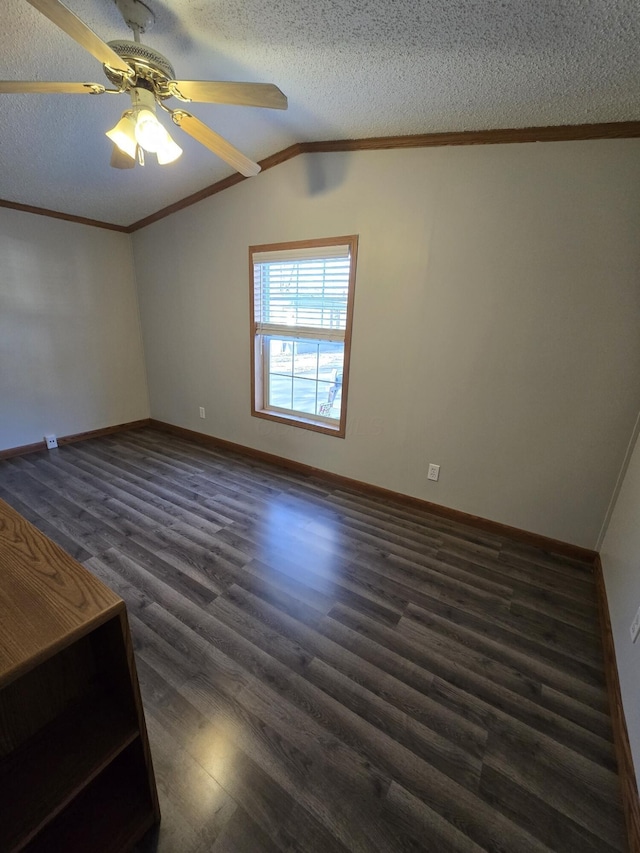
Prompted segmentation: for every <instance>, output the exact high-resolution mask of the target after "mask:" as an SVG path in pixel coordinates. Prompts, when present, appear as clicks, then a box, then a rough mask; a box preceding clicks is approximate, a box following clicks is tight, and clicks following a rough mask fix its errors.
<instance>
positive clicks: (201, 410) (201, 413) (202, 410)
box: [200, 406, 205, 418]
mask: <svg viewBox="0 0 640 853" xmlns="http://www.w3.org/2000/svg"><path fill="white" fill-rule="evenodd" d="M204 416H205V415H204V406H200V417H201V418H204Z"/></svg>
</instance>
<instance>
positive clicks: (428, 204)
mask: <svg viewBox="0 0 640 853" xmlns="http://www.w3.org/2000/svg"><path fill="white" fill-rule="evenodd" d="M639 227H640V142H638V141H637V140H621V141H593V142H575V143H573V142H571V143H546V144H524V145H496V146H478V147H466V148H439V149H423V150H412V151H388V152H384V151H380V152H358V153H341V154H327V155H306V156H304V157H298V158H296V159H295V160H292V161H289V162H288V163H286V164H284V165H282V166H279V167H277V168H275V169H272V170H271V171H269V172H266V173H265V174H264V175H260V176H259V177H257V178H256V179H253V180H250V181H246V182H244V183H243V184H241V185H239V186H237V187H234V188H232V189H230V190H227V191H225V192H223V193H221V194H219V195H217V196H213V197H212V198H210V199H208V200H206V201H204V202H202V203H200V204H197V205H195V206H193V207H190V208H188V209H186V210H184V211H182V212H181V213H179V214H176V215H174V216H172V217H169V218H167V219H165V220H162V221H160V222H158V223H156V224H155V225H152V226H149V227H148V228H146V229H144V230H142V231H140V232H137V233H136V234H135V235H134V256H135V262H136V270H137V278H138V286H139V297H140V305H141V316H142V323H143V336H144V342H145V353H146V360H147V370H148V377H149V389H150V399H151V412H152V416H153V417H155V418H158V419H160V420H163V421H169V422H171V423H174V424H178V425H181V426H184V427H187V428H190V429H195V430H200V431H202V432H208V433H210V434H212V435H216V436H219V437H221V438H225V439H229V440H231V441H235V442H239V443H241V444H245V445H248V446H251V447H255V448H260V449H262V450H265V451H268V452H271V453H275V454H279V455H282V456H285V457H288V458H291V459H296V460H300V461H302V462H305V463H307V464H310V465H314V466H317V467H319V468H323V469H327V470H330V471H335V472H339V473H341V474H344V475H346V476H349V477H354V478H356V479H358V480H363V481H366V482H369V483H375V484H378V485H381V486H384V487H386V488H389V489H394V490H397V491H400V492H405V493H407V494H411V495H417V496H419V497H422V498H426V499H428V500H432V501H435V502H437V503H440V504H444V505H446V506H451V507H455V508H456V509H460V510H464V511H465V512H469V513H474V514H477V515H480V516H484V517H486V518H490V519H494V520H496V521H500V522H504V523H506V524H511V525H515V526H517V527H521V528H524V529H526V530H530V531H534V532H537V533H540V534H544V535H547V536H551V537H556V538H558V539H562V540H565V541H568V542H573V543H576V544H579V545H583V546H586V547H593V546H594V545H595V542H596V538H597V535H598V532H599V529H600V526H601V524H602V521H603V518H604V515H605V512H606V507H607V504H608V501H609V499H610V497H611V494H612V491H613V488H614V484H615V481H616V477H617V474H618V471H619V468H620V465H621V463H622V459H623V456H624V452H625V449H626V446H627V443H628V441H629V436H630V434H631V430H632V427H633V422H634V419H635V416H636V413H637V411H638V409H639V408H640V381H639V380H640V336H639V335H638V328H639V327H640V288H639V287H638V279H637V275H638V269H639V267H640V264H639V262H640V241H639V240H638V233H639ZM352 233H355V234H359V235H360V251H359V258H358V277H357V285H356V301H355V315H354V328H353V349H352V373H351V390H350V399H349V421H348V429H347V438H346V439H345V440H340V439H337V438H334V437H328V436H324V435H320V434H317V433H312V432H309V431H306V430H301V429H297V428H294V427H290V426H286V425H279V424H271V423H268V422H265V421H263V420H260V419H256V418H252V417H251V416H250V399H249V393H250V392H249V320H248V317H249V306H248V291H249V284H248V270H247V247H248V246H249V245H250V244H255V243H268V242H271V241H284V240H298V239H304V238H313V237H324V236H334V235H335V236H337V235H343V234H352ZM199 406H204V407H205V408H206V411H207V419H206V420H204V421H203V420H200V419H199V418H198V407H199ZM428 462H436V463H438V464H440V465H441V466H442V467H441V479H440V482H439V483H432V482H430V481H428V480H427V463H428Z"/></svg>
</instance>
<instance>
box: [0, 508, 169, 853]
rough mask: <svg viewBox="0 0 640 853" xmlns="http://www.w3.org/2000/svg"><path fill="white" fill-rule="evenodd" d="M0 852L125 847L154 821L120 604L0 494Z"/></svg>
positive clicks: (117, 851)
mask: <svg viewBox="0 0 640 853" xmlns="http://www.w3.org/2000/svg"><path fill="white" fill-rule="evenodd" d="M0 791H2V809H1V810H0V850H2V851H19V850H29V851H43V853H44V851H57V850H60V851H65V853H73V851H78V853H80V851H83V853H87V851H89V850H90V851H92V853H103V851H104V853H107V851H109V853H121V851H126V850H129V849H131V847H133V846H134V845H135V843H136V842H137V841H138V840H139V839H140V838H141V837H142V835H144V833H145V832H146V831H147V830H148V829H149V828H150V827H151V826H152V825H153V824H154V823H156V822H157V821H158V820H159V819H160V811H159V807H158V798H157V793H156V786H155V779H154V775H153V767H152V763H151V755H150V752H149V743H148V740H147V733H146V727H145V722H144V714H143V710H142V703H141V700H140V691H139V688H138V679H137V675H136V671H135V663H134V658H133V650H132V646H131V639H130V635H129V627H128V622H127V614H126V610H125V605H124V602H123V601H122V599H120V598H119V597H118V596H117V595H115V593H113V592H112V591H111V590H110V589H108V588H107V587H106V586H104V584H102V583H101V582H100V581H99V580H98V579H97V578H95V577H94V576H93V575H92V574H91V573H90V572H88V571H87V570H86V569H85V568H83V567H82V566H81V565H80V564H79V563H77V562H76V561H75V560H73V559H72V558H71V557H70V556H69V555H68V554H66V553H65V552H64V551H62V549H61V548H59V547H58V546H57V545H56V544H55V543H53V542H52V541H51V540H49V539H48V538H47V537H46V536H44V535H43V534H42V533H40V531H38V530H37V529H36V528H35V527H33V525H31V524H30V523H29V522H28V521H26V519H24V518H22V516H20V515H19V514H18V513H17V512H15V510H13V509H12V508H11V507H10V506H8V505H7V504H6V503H4V502H3V501H1V500H0Z"/></svg>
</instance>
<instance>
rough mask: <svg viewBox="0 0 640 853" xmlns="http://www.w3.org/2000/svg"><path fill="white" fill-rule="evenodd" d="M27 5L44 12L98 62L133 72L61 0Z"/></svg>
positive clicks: (30, 0) (41, 0)
mask: <svg viewBox="0 0 640 853" xmlns="http://www.w3.org/2000/svg"><path fill="white" fill-rule="evenodd" d="M27 3H30V4H31V5H32V6H33V7H34V9H37V10H38V12H42V14H43V15H44V16H45V17H46V18H49V20H50V21H51V22H52V23H54V24H55V25H56V26H57V27H60V29H61V30H64V32H65V33H66V34H67V35H68V36H71V38H72V39H74V41H77V42H78V44H79V45H80V46H81V47H83V48H84V49H85V50H88V51H89V53H90V54H92V55H93V56H95V58H96V59H97V60H98V62H102V63H104V64H105V65H108V66H109V67H110V68H115V69H117V70H118V71H123V72H125V73H126V74H128V73H129V72H130V71H131V68H130V67H129V65H128V64H127V63H126V62H125V61H124V59H122V58H121V57H119V56H118V54H117V53H116V52H115V51H114V50H112V49H111V48H110V47H109V45H108V44H107V43H106V42H104V41H102V39H101V38H100V37H99V36H97V35H96V34H95V33H94V32H93V30H92V29H90V28H89V27H88V26H87V25H86V24H85V23H84V21H81V20H80V18H79V17H78V16H77V15H75V14H74V13H73V12H72V11H71V9H67V7H66V6H65V5H64V3H61V2H60V0H27Z"/></svg>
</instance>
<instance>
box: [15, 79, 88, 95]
mask: <svg viewBox="0 0 640 853" xmlns="http://www.w3.org/2000/svg"><path fill="white" fill-rule="evenodd" d="M104 91H105V88H104V86H101V85H100V83H49V82H45V83H43V82H41V81H40V80H33V81H32V80H0V94H2V95H18V94H20V93H23V92H28V93H33V94H36V95H101V94H102V93H103V92H104Z"/></svg>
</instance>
